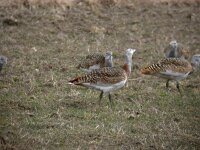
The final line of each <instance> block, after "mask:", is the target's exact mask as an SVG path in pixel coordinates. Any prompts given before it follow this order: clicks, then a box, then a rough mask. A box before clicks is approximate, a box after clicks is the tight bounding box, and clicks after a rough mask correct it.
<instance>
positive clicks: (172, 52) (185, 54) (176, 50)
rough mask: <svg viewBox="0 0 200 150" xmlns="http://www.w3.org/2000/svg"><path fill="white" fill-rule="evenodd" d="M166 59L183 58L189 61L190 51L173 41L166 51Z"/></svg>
mask: <svg viewBox="0 0 200 150" xmlns="http://www.w3.org/2000/svg"><path fill="white" fill-rule="evenodd" d="M164 55H165V58H182V59H186V60H188V59H189V57H190V51H189V50H188V49H186V48H185V47H184V46H183V45H182V44H180V43H177V41H176V40H173V41H171V42H170V43H169V45H168V46H167V47H166V48H165V49H164Z"/></svg>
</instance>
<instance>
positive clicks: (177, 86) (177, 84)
mask: <svg viewBox="0 0 200 150" xmlns="http://www.w3.org/2000/svg"><path fill="white" fill-rule="evenodd" d="M176 88H177V89H178V91H179V93H181V90H180V86H179V82H178V81H176Z"/></svg>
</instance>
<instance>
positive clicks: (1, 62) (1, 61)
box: [0, 55, 8, 72]
mask: <svg viewBox="0 0 200 150" xmlns="http://www.w3.org/2000/svg"><path fill="white" fill-rule="evenodd" d="M7 60H8V59H7V57H6V56H3V55H0V72H1V70H2V68H3V66H4V65H5V64H7Z"/></svg>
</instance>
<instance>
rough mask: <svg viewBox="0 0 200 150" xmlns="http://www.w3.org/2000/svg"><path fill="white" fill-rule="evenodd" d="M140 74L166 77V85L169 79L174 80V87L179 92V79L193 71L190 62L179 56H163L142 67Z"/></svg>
mask: <svg viewBox="0 0 200 150" xmlns="http://www.w3.org/2000/svg"><path fill="white" fill-rule="evenodd" d="M140 71H141V73H142V74H145V75H153V76H157V77H161V78H165V79H167V82H166V87H167V88H168V86H169V81H170V80H175V81H176V87H177V89H178V91H179V92H180V88H179V81H180V80H182V79H184V78H186V77H187V76H188V74H189V73H190V72H192V71H193V67H192V65H191V63H189V62H188V61H187V60H185V59H181V58H165V59H162V60H160V61H159V62H158V63H155V64H152V65H150V66H147V67H144V68H142V69H141V70H140Z"/></svg>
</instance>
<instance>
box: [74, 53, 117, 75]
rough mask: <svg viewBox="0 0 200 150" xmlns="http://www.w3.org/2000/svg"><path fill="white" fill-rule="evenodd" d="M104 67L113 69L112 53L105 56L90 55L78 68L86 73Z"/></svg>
mask: <svg viewBox="0 0 200 150" xmlns="http://www.w3.org/2000/svg"><path fill="white" fill-rule="evenodd" d="M103 67H113V62H112V52H110V51H108V52H106V53H105V54H90V55H87V56H86V57H85V59H83V60H82V61H81V62H80V64H79V65H78V66H77V68H78V69H81V70H83V71H85V72H91V71H92V70H94V69H100V68H103Z"/></svg>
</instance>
